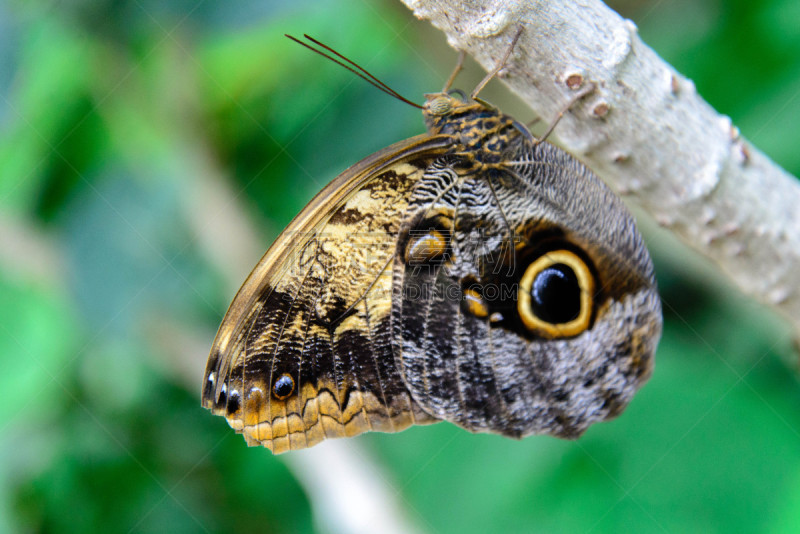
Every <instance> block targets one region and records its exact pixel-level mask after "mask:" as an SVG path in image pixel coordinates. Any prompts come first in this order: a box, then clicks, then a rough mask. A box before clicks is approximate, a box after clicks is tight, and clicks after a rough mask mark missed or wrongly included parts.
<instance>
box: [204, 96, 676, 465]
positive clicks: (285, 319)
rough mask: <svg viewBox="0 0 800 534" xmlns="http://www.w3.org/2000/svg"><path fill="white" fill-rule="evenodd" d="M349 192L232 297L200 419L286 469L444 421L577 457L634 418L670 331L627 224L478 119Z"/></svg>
mask: <svg viewBox="0 0 800 534" xmlns="http://www.w3.org/2000/svg"><path fill="white" fill-rule="evenodd" d="M427 98H428V100H427V102H426V104H425V105H424V106H423V116H424V118H425V122H426V126H427V128H428V132H429V133H428V134H427V135H422V136H417V137H415V138H411V139H409V140H406V141H403V142H401V143H397V144H395V145H392V146H391V147H388V148H387V149H385V150H383V151H380V152H378V153H376V154H373V155H372V156H370V157H368V158H366V159H365V160H363V161H362V162H359V163H358V164H356V165H354V166H353V167H351V168H350V169H348V170H347V171H345V172H344V173H343V174H342V175H340V176H339V177H338V178H336V179H335V180H334V181H333V182H332V183H331V184H330V185H329V186H328V187H326V188H325V189H324V190H323V191H322V192H321V193H320V194H319V195H318V196H317V197H315V199H314V200H312V202H311V203H310V204H309V205H308V206H307V207H306V208H305V209H304V210H303V211H302V212H301V213H300V214H299V215H298V216H297V218H295V220H294V221H293V222H292V223H291V224H290V226H289V228H287V230H285V231H284V233H283V234H282V235H281V236H280V237H279V238H278V240H277V241H276V243H275V244H274V245H273V246H272V247H271V248H270V250H268V251H267V253H266V254H265V256H264V258H263V259H262V260H261V262H260V263H259V265H257V266H256V268H255V269H254V271H253V272H252V273H251V275H250V277H249V278H248V280H247V281H246V282H245V284H244V285H243V286H242V289H241V290H240V291H239V293H238V294H237V296H236V298H235V299H234V301H233V303H232V304H231V307H230V309H229V310H228V313H227V315H226V317H225V319H224V320H223V322H222V325H221V326H220V330H219V332H218V334H217V338H216V339H215V342H214V346H213V348H212V351H211V354H210V356H209V361H208V365H207V368H206V375H205V385H204V389H203V404H204V406H206V407H207V408H209V409H211V410H212V411H213V412H214V413H217V414H220V415H224V416H225V417H226V418H227V420H228V422H229V423H230V424H231V426H232V427H233V428H234V429H236V430H237V431H239V432H242V433H243V434H244V435H245V438H246V440H247V441H248V443H250V444H259V443H260V444H262V445H264V446H266V447H268V448H270V449H271V450H273V452H276V453H279V452H283V451H286V450H290V449H297V448H303V447H308V446H311V445H313V444H315V443H317V442H319V441H321V440H322V439H325V438H331V437H341V436H350V435H355V434H359V433H361V432H365V431H369V430H379V431H389V432H392V431H399V430H402V429H404V428H406V427H408V426H409V425H411V424H420V423H430V422H436V421H439V420H448V421H451V422H453V423H455V424H458V425H459V426H462V427H464V428H466V429H468V430H470V431H476V432H494V433H500V434H504V435H507V436H511V437H521V436H524V435H528V434H533V433H545V434H552V435H556V436H560V437H567V438H574V437H577V436H578V435H580V434H581V433H582V432H583V431H584V430H585V429H586V428H587V427H588V426H589V425H590V424H591V423H593V422H595V421H601V420H605V419H608V418H610V417H613V416H615V415H617V414H618V413H620V412H621V410H622V409H623V408H624V407H625V406H626V405H627V403H628V402H629V401H630V398H631V397H632V395H633V393H634V392H635V391H636V390H637V389H638V388H639V387H640V386H641V385H642V384H643V383H644V382H645V381H646V379H647V378H648V377H649V375H650V372H651V370H652V355H653V352H654V350H655V345H656V343H657V340H658V337H659V335H660V330H661V315H660V301H659V300H658V295H657V292H656V289H655V281H654V276H653V269H652V265H651V263H650V259H649V256H648V254H647V251H646V249H645V247H644V245H643V243H642V240H641V237H640V236H639V234H638V232H637V231H636V229H635V225H634V222H633V219H632V218H631V216H630V214H629V213H628V212H627V210H626V209H625V208H624V206H623V205H622V203H621V202H620V201H619V199H617V198H616V197H615V196H614V195H613V194H612V193H611V192H610V191H609V190H608V189H607V188H606V187H605V185H603V184H602V183H601V182H600V181H599V180H598V179H597V178H596V177H595V176H594V175H593V174H592V173H591V172H590V171H588V170H587V169H586V168H585V167H583V166H582V165H581V164H580V163H579V162H577V161H576V160H575V159H574V158H572V157H571V156H569V155H568V154H566V153H565V152H563V151H561V150H559V149H557V148H556V147H554V146H552V145H550V144H548V143H545V142H542V143H539V142H537V141H535V140H534V138H533V136H532V135H531V134H530V133H529V132H528V131H527V129H525V128H524V126H521V125H520V124H519V123H518V122H517V121H515V120H514V119H513V118H511V117H509V116H507V115H504V114H502V113H501V112H499V111H497V110H495V109H493V108H491V107H490V106H488V105H486V104H485V103H483V102H480V101H476V100H472V99H466V98H464V99H462V98H457V97H456V96H453V95H451V94H447V93H436V94H433V95H427Z"/></svg>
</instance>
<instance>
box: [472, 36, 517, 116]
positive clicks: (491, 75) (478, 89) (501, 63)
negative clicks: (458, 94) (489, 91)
mask: <svg viewBox="0 0 800 534" xmlns="http://www.w3.org/2000/svg"><path fill="white" fill-rule="evenodd" d="M522 29H523V26H522V25H520V27H519V28H518V29H517V33H516V34H515V35H514V38H513V39H512V40H511V45H510V46H509V47H508V50H506V53H505V55H503V59H501V60H500V61H499V62H498V63H497V66H496V67H495V68H494V69H492V71H491V72H490V73H489V74H487V75H486V77H484V78H483V80H481V83H479V84H478V86H477V87H476V88H475V89H474V90H473V91H472V94H470V95H469V96H470V98H472V99H473V100H474V99H475V97H476V96H478V93H480V92H481V91H482V90H483V88H484V87H485V86H486V84H487V83H489V80H491V79H492V78H494V77H495V76H497V73H498V72H500V69H502V68H503V67H505V65H506V61H508V58H509V57H510V56H511V52H512V51H513V50H514V46H515V45H516V44H517V41H518V40H519V36H520V35H522Z"/></svg>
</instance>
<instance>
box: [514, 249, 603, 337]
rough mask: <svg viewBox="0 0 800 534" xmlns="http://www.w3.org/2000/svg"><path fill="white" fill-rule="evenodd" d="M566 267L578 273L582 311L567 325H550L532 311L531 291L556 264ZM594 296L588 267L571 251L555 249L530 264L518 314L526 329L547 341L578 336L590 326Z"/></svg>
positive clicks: (521, 293) (522, 285)
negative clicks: (538, 278) (541, 276)
mask: <svg viewBox="0 0 800 534" xmlns="http://www.w3.org/2000/svg"><path fill="white" fill-rule="evenodd" d="M559 263H561V264H564V265H566V266H567V267H569V268H570V269H572V271H573V272H574V273H575V278H577V279H578V286H579V287H580V291H581V311H580V313H579V314H578V316H577V317H576V318H575V319H573V320H571V321H569V322H567V323H549V322H547V321H543V320H541V319H539V318H538V317H537V316H536V315H535V314H534V313H533V311H532V308H531V288H532V287H533V281H534V280H535V279H536V275H538V274H539V273H541V272H542V271H544V270H545V269H547V268H548V267H551V266H553V265H556V264H559ZM593 296H594V277H593V276H592V273H591V272H589V267H588V266H587V265H586V263H585V262H584V261H583V260H582V259H580V258H579V257H578V256H577V255H576V254H574V253H572V252H570V251H568V250H554V251H552V252H548V253H547V254H545V255H543V256H542V257H540V258H538V259H536V260H535V261H534V262H533V263H531V264H530V265H528V268H527V269H525V273H524V274H523V275H522V280H520V281H519V293H518V295H517V312H518V313H519V317H520V319H522V322H523V324H524V325H525V327H526V328H527V329H528V330H530V331H532V332H535V333H536V334H538V335H540V336H542V337H546V338H548V339H556V338H560V337H570V336H577V335H578V334H580V333H581V332H583V331H584V330H586V329H587V328H588V327H589V321H590V320H591V318H592V298H593Z"/></svg>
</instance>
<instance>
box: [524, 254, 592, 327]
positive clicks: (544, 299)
mask: <svg viewBox="0 0 800 534" xmlns="http://www.w3.org/2000/svg"><path fill="white" fill-rule="evenodd" d="M531 308H532V311H533V313H534V314H536V316H537V317H539V318H540V319H541V320H543V321H547V322H548V323H553V324H561V323H568V322H570V321H572V320H574V319H575V318H577V317H578V315H580V313H581V286H580V284H579V283H578V278H577V277H576V276H575V272H574V271H573V270H572V269H571V268H569V267H568V266H566V265H564V264H563V263H556V264H554V265H551V266H549V267H547V268H546V269H543V270H542V272H540V273H539V274H537V275H536V278H534V280H533V287H531Z"/></svg>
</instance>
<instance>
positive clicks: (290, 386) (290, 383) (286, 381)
mask: <svg viewBox="0 0 800 534" xmlns="http://www.w3.org/2000/svg"><path fill="white" fill-rule="evenodd" d="M292 390H294V380H292V377H291V376H289V375H282V376H281V377H280V378H278V379H277V380H276V381H275V385H274V386H273V387H272V391H273V392H274V393H275V396H276V397H278V398H279V399H283V398H286V397H288V396H289V395H291V394H292Z"/></svg>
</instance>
